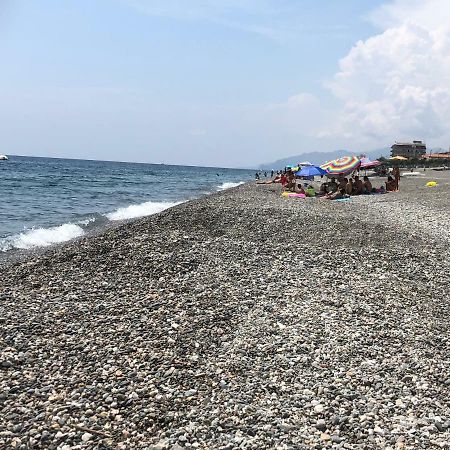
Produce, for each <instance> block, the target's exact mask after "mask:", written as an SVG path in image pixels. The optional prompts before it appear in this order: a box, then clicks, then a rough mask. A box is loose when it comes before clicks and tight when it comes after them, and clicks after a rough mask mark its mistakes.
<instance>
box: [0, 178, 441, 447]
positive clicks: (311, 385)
mask: <svg viewBox="0 0 450 450" xmlns="http://www.w3.org/2000/svg"><path fill="white" fill-rule="evenodd" d="M416 183H417V180H414V179H410V180H405V181H402V185H401V191H400V192H399V193H396V194H388V195H381V196H364V197H358V198H354V199H352V201H351V202H347V203H337V204H336V203H333V202H325V201H321V200H318V199H307V200H302V201H301V202H300V201H296V200H295V199H283V198H281V197H280V195H279V191H278V189H279V187H278V186H270V185H269V186H267V185H265V186H262V185H258V186H257V185H253V184H251V185H250V184H248V185H243V186H239V187H237V188H235V189H231V190H229V191H223V192H221V193H218V194H215V195H211V196H206V197H204V198H202V199H199V200H195V201H192V202H187V203H185V204H182V205H179V206H176V207H175V208H173V209H170V210H167V211H164V212H163V213H161V214H158V215H155V216H152V217H148V218H144V219H139V220H135V221H132V222H130V223H127V224H124V225H122V226H116V227H114V228H112V229H110V230H107V231H105V232H104V233H102V234H100V235H97V236H93V237H90V238H83V239H80V240H78V241H75V242H73V243H69V244H67V245H63V246H59V247H55V248H53V249H50V250H48V251H47V252H45V253H43V254H41V255H37V256H33V257H30V258H29V259H28V260H24V261H22V262H18V263H11V264H8V265H6V266H5V267H3V268H2V274H3V277H2V281H1V285H0V411H1V414H0V448H17V449H22V448H23V449H26V448H45V449H47V448H48V449H70V448H85V449H87V448H119V449H130V448H131V449H132V448H154V449H160V450H162V449H178V448H179V449H181V448H218V449H220V448H222V449H225V448H229V449H232V448H245V449H263V448H280V449H281V448H283V449H285V448H289V449H291V448H299V449H303V448H304V449H306V448H330V449H331V448H348V449H353V448H355V449H356V448H360V449H372V448H373V449H377V448H379V449H381V448H392V449H396V448H403V449H429V448H445V445H447V444H448V442H450V405H449V402H448V398H449V397H450V357H449V339H448V336H449V322H448V317H449V312H450V311H449V308H450V303H449V290H448V289H449V288H448V287H449V285H450V260H449V256H448V248H449V242H450V226H449V224H450V196H449V190H450V188H449V186H448V183H447V184H446V183H445V180H444V181H440V182H439V188H438V189H437V190H426V189H425V188H423V189H421V188H420V187H418V185H417V184H416ZM421 184H423V181H422V182H421ZM446 186H447V187H446Z"/></svg>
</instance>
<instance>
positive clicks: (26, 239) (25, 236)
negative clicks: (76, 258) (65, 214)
mask: <svg viewBox="0 0 450 450" xmlns="http://www.w3.org/2000/svg"><path fill="white" fill-rule="evenodd" d="M83 234H84V231H83V229H82V228H81V227H80V226H78V225H75V224H72V223H65V224H63V225H60V226H59V227H51V228H35V229H32V230H28V231H24V232H23V233H20V234H15V235H13V236H10V237H7V238H5V239H2V240H0V251H3V252H5V251H7V250H10V249H13V248H17V249H23V250H27V249H30V248H33V247H48V246H49V245H52V244H59V243H61V242H66V241H69V240H71V239H74V238H76V237H79V236H82V235H83Z"/></svg>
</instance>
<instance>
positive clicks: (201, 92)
mask: <svg viewBox="0 0 450 450" xmlns="http://www.w3.org/2000/svg"><path fill="white" fill-rule="evenodd" d="M436 2H437V3H439V4H438V5H437V7H438V8H439V7H440V8H441V9H442V8H443V9H445V10H446V11H447V9H448V8H447V7H446V6H445V2H439V0H423V1H422V2H417V1H415V0H409V1H407V0H393V1H385V2H382V1H361V0H358V1H357V0H339V1H338V0H324V1H320V2H318V1H317V0H314V1H313V0H304V1H303V0H297V1H294V0H241V1H238V0H192V1H189V0H184V1H182V0H178V1H177V0H165V1H162V0H108V1H106V0H66V1H61V0H40V1H39V2H36V1H34V0H3V1H2V2H1V3H0V52H1V53H0V54H1V63H2V70H1V71H0V96H1V97H0V132H1V136H2V139H1V148H0V153H10V154H22V155H36V156H58V157H79V158H92V159H110V160H129V161H143V162H155V163H160V162H164V163H175V164H176V163H179V164H196V165H218V166H234V167H236V166H249V165H254V164H258V163H260V162H264V161H270V160H274V159H277V158H280V157H283V156H288V155H290V154H298V153H301V152H302V151H305V152H306V151H314V150H318V151H329V150H334V149H337V148H349V149H351V150H357V149H361V150H364V149H367V150H368V149H371V148H377V147H384V146H387V145H390V144H391V141H390V140H392V139H395V138H411V139H412V138H421V137H426V138H428V139H430V140H431V141H433V139H434V140H436V142H438V141H439V142H441V141H444V140H445V139H446V138H447V137H446V136H443V133H444V131H443V130H441V129H440V128H439V126H438V125H436V127H435V128H436V129H434V131H432V133H431V134H429V135H427V133H428V130H429V127H428V126H427V127H426V129H425V128H424V127H423V126H422V127H421V126H420V125H421V122H420V121H421V118H424V117H429V116H430V114H431V115H433V117H434V115H436V116H437V118H436V120H437V121H439V120H440V119H442V120H444V119H446V117H445V114H447V112H446V111H444V108H443V106H442V105H439V104H437V103H436V100H434V103H433V99H436V97H437V91H436V89H438V88H439V87H441V85H444V83H438V82H437V81H434V82H431V81H430V80H428V79H426V80H425V81H424V77H421V78H418V79H417V80H416V81H415V82H414V84H413V85H412V86H411V89H409V91H407V92H409V93H410V95H409V97H407V99H406V100H405V95H407V94H405V90H404V87H405V82H404V80H400V81H399V82H398V83H400V86H401V87H399V88H398V91H395V93H394V95H398V96H399V97H398V98H399V99H402V101H405V102H406V103H405V104H404V105H403V109H402V110H400V111H399V110H397V109H398V108H397V106H396V105H397V104H398V102H397V103H395V104H394V106H392V105H389V104H387V103H386V102H387V100H386V99H387V98H390V97H389V96H392V95H393V94H392V92H391V91H392V89H393V88H392V83H393V80H394V81H395V80H397V78H396V77H399V76H400V75H401V74H400V75H399V73H400V72H399V73H392V74H391V75H386V73H388V72H390V71H391V67H392V61H393V60H395V58H396V57H400V58H405V60H406V61H407V60H408V59H407V58H410V59H412V60H414V58H417V55H419V56H420V55H422V54H425V53H426V48H424V47H423V45H422V41H427V38H429V40H430V42H428V43H426V44H424V45H427V44H428V45H433V43H434V44H436V42H434V41H432V39H433V37H430V36H431V35H430V36H428V37H427V36H425V35H424V34H423V33H427V32H429V29H431V28H432V27H434V28H436V20H437V21H439V17H437V16H439V14H437V15H433V14H432V13H430V14H429V15H430V24H425V25H423V24H422V23H421V24H420V27H424V28H423V29H419V28H418V27H419V25H417V26H416V25H415V19H414V18H415V17H417V18H420V17H423V14H424V13H428V12H429V11H428V10H425V11H424V10H423V8H424V6H423V5H424V4H425V3H426V4H430V5H428V6H429V8H430V11H431V10H435V9H436V4H434V5H431V3H436ZM427 17H428V16H427ZM441 17H442V14H441ZM441 20H442V21H444V19H443V18H442V19H441ZM417 22H420V20H419V19H417ZM405 27H406V29H405ZM427 27H428V28H427ZM447 31H448V30H447V29H445V30H443V33H447ZM389 33H390V34H389ZM393 33H394V34H393ZM408 33H410V34H408ZM421 33H422V34H421ZM445 36H446V35H445ZM414 38H417V42H416V41H414V42H416V43H417V46H414V47H411V44H410V43H411V40H412V39H414ZM435 39H441V40H442V39H443V38H442V37H437V38H435ZM391 41H393V42H396V43H397V44H396V47H395V48H396V50H395V51H396V52H397V53H396V54H390V53H392V52H393V51H394V50H392V49H390V47H389V43H390V42H391ZM439 42H441V41H439ZM419 44H420V45H422V47H421V46H420V45H419ZM433 48H434V47H433ZM387 49H389V51H387ZM386 51H387V53H389V55H388V58H387V59H386V57H385V56H384V55H385V53H386ZM445 51H447V50H445ZM445 51H444V53H445ZM371 52H372V53H371ZM441 53H442V51H441ZM441 53H440V54H439V55H436V58H439V61H441V62H442V61H443V60H444V59H445V58H444V57H445V56H446V54H441ZM371 55H373V56H374V57H376V58H377V60H376V61H375V62H374V58H372V57H371ZM385 59H386V60H385ZM434 63H436V61H434ZM371 64H372V65H373V68H372V69H371V70H370V72H367V70H369V69H370V67H372V66H371ZM379 64H381V66H382V67H384V68H385V70H384V71H383V72H382V73H381V72H377V71H378V70H379V69H378V68H377V67H378V65H379ZM383 64H384V65H383ZM366 66H367V67H366ZM447 69H448V68H447V67H446V66H445V64H443V63H442V72H441V73H440V77H441V78H440V79H439V80H438V81H442V80H444V79H445V78H446V76H447V74H448V70H447ZM399 70H400V69H399ZM374 72H376V74H377V76H376V77H372V75H371V74H373V73H374ZM425 75H426V74H425ZM405 76H406V75H405ZM371 77H372V78H371ZM425 78H426V77H425ZM398 83H397V84H398ZM433 83H434V84H433ZM437 85H439V86H437ZM417 89H422V90H423V89H428V90H427V91H426V93H425V94H426V95H427V97H426V98H427V99H428V100H427V102H428V103H427V104H426V105H425V106H424V104H423V98H424V95H425V94H423V92H422V91H420V94H421V95H419V91H418V90H417ZM375 94H376V95H375ZM433 94H434V97H433ZM408 102H409V103H408ZM411 102H415V103H414V104H413V105H412V106H413V108H415V109H414V111H417V114H415V115H414V116H413V117H409V116H407V117H406V116H405V117H403V116H402V114H403V113H405V112H406V111H409V109H410V108H411ZM408 105H409V106H408ZM392 108H394V109H395V111H392ZM396 108H397V109H396ZM420 108H422V109H421V110H420V111H419V109H420ZM386 114H387V115H388V114H392V119H391V120H390V121H389V123H385V124H383V123H382V118H383V117H384V116H385V115H386ZM441 116H443V117H441ZM395 120H398V125H397V126H396V128H392V127H391V125H390V124H391V123H394V122H395ZM405 123H406V125H407V126H406V125H405ZM390 127H391V128H392V129H390ZM383 130H385V131H383ZM415 133H417V134H419V133H422V134H424V135H425V136H422V135H420V136H417V135H416V134H415ZM444 137H445V139H444Z"/></svg>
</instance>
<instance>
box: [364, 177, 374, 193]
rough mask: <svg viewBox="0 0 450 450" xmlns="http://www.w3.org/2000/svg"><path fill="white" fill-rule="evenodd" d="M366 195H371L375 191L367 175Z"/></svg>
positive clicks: (365, 179) (365, 178) (365, 180)
mask: <svg viewBox="0 0 450 450" xmlns="http://www.w3.org/2000/svg"><path fill="white" fill-rule="evenodd" d="M363 179H364V193H365V194H370V193H371V192H372V190H373V187H372V183H371V182H370V180H369V177H368V176H367V175H366V176H365V177H364V178H363Z"/></svg>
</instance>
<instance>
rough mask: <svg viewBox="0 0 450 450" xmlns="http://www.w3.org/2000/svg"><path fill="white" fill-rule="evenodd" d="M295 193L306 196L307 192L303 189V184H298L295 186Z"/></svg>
mask: <svg viewBox="0 0 450 450" xmlns="http://www.w3.org/2000/svg"><path fill="white" fill-rule="evenodd" d="M295 193H296V194H304V195H306V192H305V190H304V189H303V186H302V184H301V183H298V184H297V185H296V186H295Z"/></svg>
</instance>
